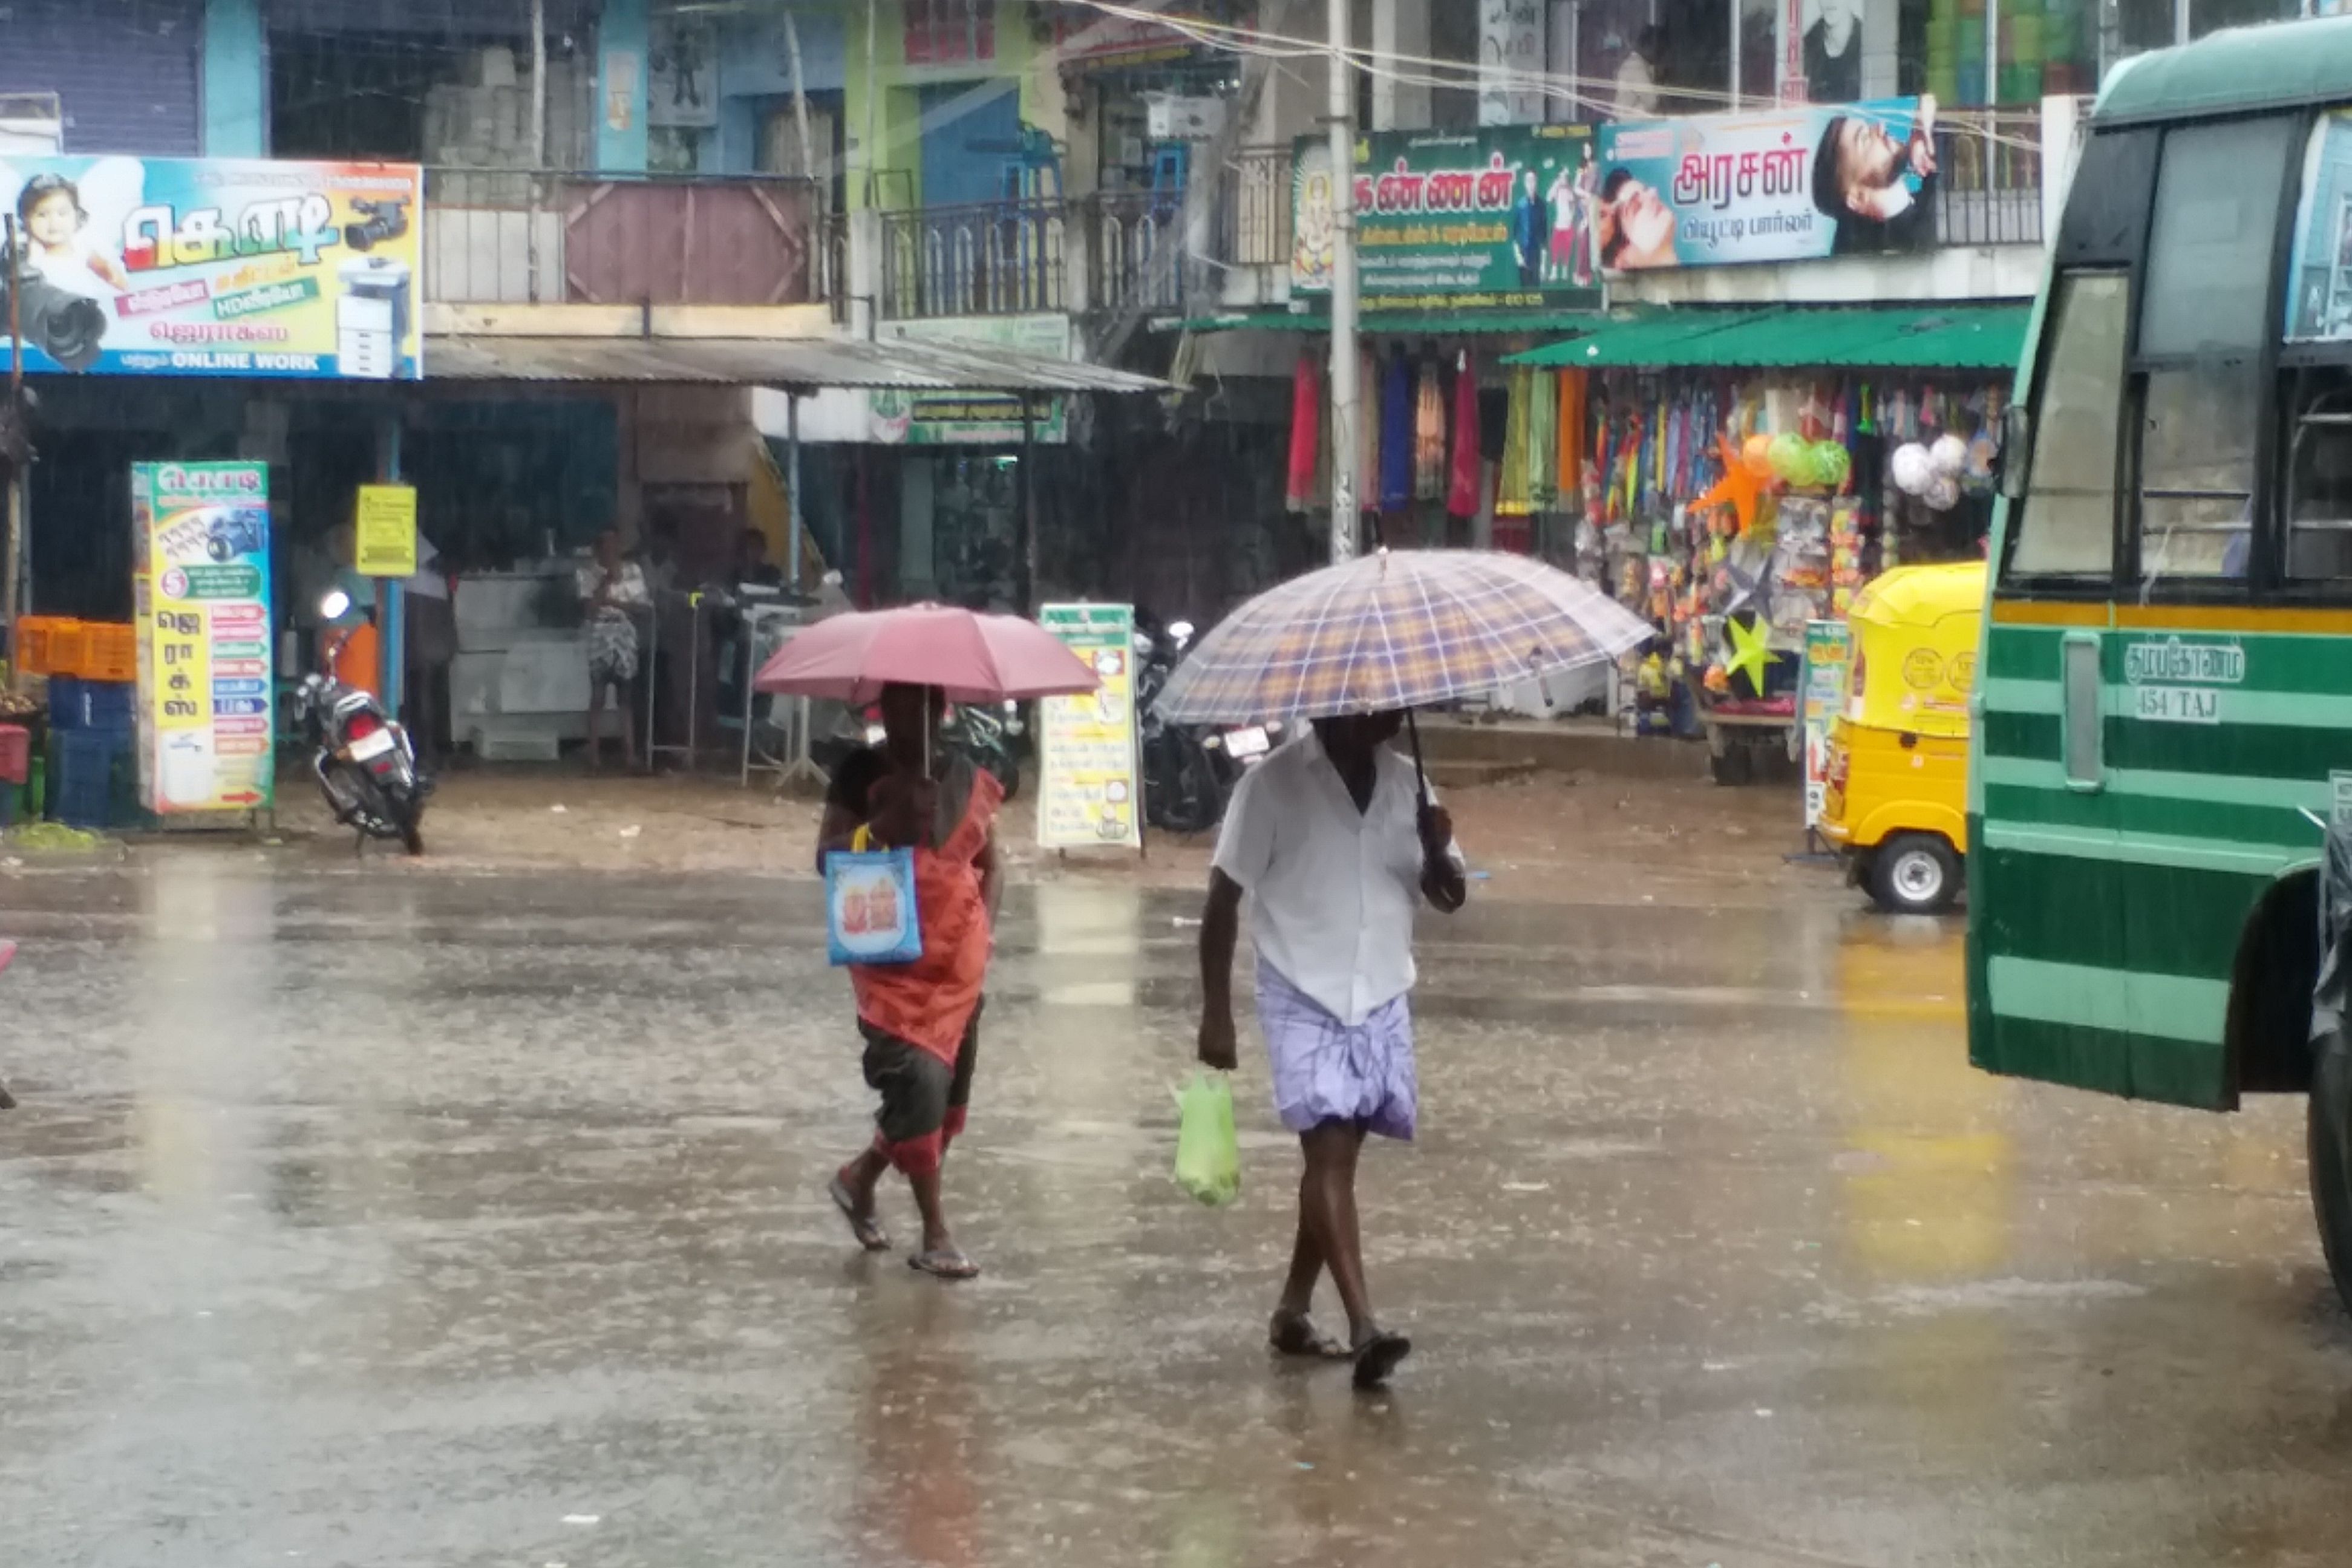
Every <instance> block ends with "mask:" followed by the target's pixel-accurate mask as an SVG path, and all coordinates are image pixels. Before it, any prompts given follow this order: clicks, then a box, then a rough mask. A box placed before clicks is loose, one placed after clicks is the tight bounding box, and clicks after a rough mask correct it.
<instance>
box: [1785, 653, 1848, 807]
mask: <svg viewBox="0 0 2352 1568" xmlns="http://www.w3.org/2000/svg"><path fill="white" fill-rule="evenodd" d="M1852 668H1853V627H1852V626H1847V625H1846V624H1845V623H1844V622H1843V621H1807V622H1806V623H1805V663H1804V669H1803V671H1802V673H1801V675H1800V677H1799V679H1798V687H1797V702H1798V708H1797V723H1798V726H1799V729H1800V731H1801V733H1802V734H1803V736H1804V742H1805V826H1806V828H1807V830H1808V831H1810V830H1811V829H1812V828H1813V827H1814V826H1818V825H1819V824H1820V822H1821V820H1822V795H1823V794H1824V792H1825V791H1826V790H1827V789H1828V787H1829V767H1830V721H1831V720H1832V719H1834V718H1836V717H1837V715H1838V708H1839V706H1840V705H1841V704H1842V703H1843V702H1844V700H1845V683H1846V676H1847V674H1848V673H1849V672H1850V671H1851V670H1852Z"/></svg>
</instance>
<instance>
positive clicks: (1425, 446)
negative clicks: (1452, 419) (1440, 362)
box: [1412, 363, 1445, 500]
mask: <svg viewBox="0 0 2352 1568" xmlns="http://www.w3.org/2000/svg"><path fill="white" fill-rule="evenodd" d="M1443 375H1444V372H1443V371H1441V370H1439V369H1438V367H1437V365H1436V364H1435V363H1425V364H1423V366H1422V367H1421V391H1420V393H1419V395H1417V397H1416V399H1415V401H1414V404H1413V415H1412V493H1413V495H1414V497H1415V498H1416V499H1418V500H1444V499H1445V393H1444V387H1443V383H1442V381H1441V379H1440V378H1441V377H1442V376H1443Z"/></svg>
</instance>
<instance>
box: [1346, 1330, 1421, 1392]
mask: <svg viewBox="0 0 2352 1568" xmlns="http://www.w3.org/2000/svg"><path fill="white" fill-rule="evenodd" d="M1411 1354H1412V1341H1411V1340H1409V1339H1407V1338H1405V1337H1404V1336H1403V1335H1402V1334H1391V1333H1385V1332H1383V1333H1377V1334H1374V1335H1373V1336H1372V1337H1371V1338H1370V1339H1368V1340H1366V1341H1365V1342H1363V1343H1362V1344H1360V1345H1358V1346H1357V1347H1356V1386H1357V1387H1358V1388H1360V1389H1365V1390H1368V1391H1369V1390H1370V1389H1375V1388H1379V1387H1381V1385H1382V1384H1385V1383H1387V1382H1388V1380H1389V1374H1390V1373H1392V1372H1394V1371H1396V1369H1397V1363H1399V1362H1402V1360H1404V1358H1405V1357H1407V1356H1409V1355H1411Z"/></svg>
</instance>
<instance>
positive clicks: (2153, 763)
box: [1968, 18, 2352, 1302]
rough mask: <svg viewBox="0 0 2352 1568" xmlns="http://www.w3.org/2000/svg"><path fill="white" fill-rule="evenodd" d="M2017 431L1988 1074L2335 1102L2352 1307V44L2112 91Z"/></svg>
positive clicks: (1997, 573)
mask: <svg viewBox="0 0 2352 1568" xmlns="http://www.w3.org/2000/svg"><path fill="white" fill-rule="evenodd" d="M2054 162H2055V159H2054V158H2053V163H2054ZM2006 428H2007V433H2008V439H2007V440H2006V441H2005V442H2004V448H2005V449H2004V452H2003V472H2002V479H2001V489H2002V495H2001V497H2000V500H1998V502H1997V503H1996V506H1995V509H1994V520H1995V521H1994V524H1993V531H1992V545H1991V551H1992V560H1993V563H1994V568H1995V569H1994V570H1993V572H1992V573H1991V574H1990V578H1991V586H1990V589H1989V604H1988V608H1987V613H1986V616H1985V631H1984V641H1983V644H1982V647H1981V648H1980V650H1979V656H1978V688H1977V692H1976V697H1975V701H1976V704H1977V713H1976V721H1975V723H1974V725H1973V726H1972V731H1973V733H1972V740H1971V742H1970V744H1971V754H1970V758H1969V861H1968V864H1969V884H1970V886H1969V905H1970V916H1969V972H1968V973H1969V1055H1970V1058H1971V1059H1972V1060H1973V1061H1974V1062H1975V1063H1976V1064H1977V1065H1978V1066H1979V1067H1980V1068H1986V1069H1988V1070H1990V1071H1992V1072H1996V1073H2003V1074H2009V1075H2012V1076H2015V1077H2020V1078H2028V1079H2041V1080H2043V1081H2046V1082H2052V1083H2062V1084H2070V1085H2074V1086H2076V1087H2079V1088H2084V1089H2096V1090H2100V1091H2104V1092H2106V1093H2110V1094H2116V1095H2123V1096H2127V1097H2131V1098H2135V1099H2142V1100H2160V1101H2165V1102H2168V1103H2170V1104H2175V1105H2184V1106H2194V1107H2200V1108H2203V1109H2206V1110H2234V1109H2236V1108H2237V1106H2238V1104H2239V1101H2240V1099H2241V1097H2242V1096H2244V1095H2247V1094H2255V1093H2307V1094H2308V1096H2309V1126H2310V1153H2311V1185H2312V1194H2313V1201H2314V1205H2315V1209H2316V1211H2317V1215H2318V1220H2319V1227H2320V1232H2321V1237H2322V1239H2323V1242H2324V1244H2325V1247H2326V1254H2327V1260H2328V1267H2329V1268H2330V1270H2331V1272H2332V1273H2333V1275H2334V1277H2335V1280H2336V1288H2337V1289H2338V1291H2339V1292H2340V1293H2342V1294H2343V1295H2344V1296H2345V1298H2346V1300H2347V1302H2352V1040H2347V1038H2346V1037H2345V1036H2344V1034H2343V1033H2342V1032H2341V1031H2340V1030H2339V1029H2337V1028H2336V1027H2335V1026H2332V1025H2330V1026H2327V1027H2326V1028H2324V1029H2322V1030H2321V1031H2319V1037H2318V1038H2315V1037H2314V1033H2315V1031H2314V1007H2313V988H2314V984H2315V979H2316V977H2317V976H2318V974H2319V972H2320V968H2321V963H2322V957H2323V955H2322V951H2321V949H2322V937H2321V935H2320V930H2319V924H2320V922H2319V913H2318V904H2319V880H2320V879H2319V868H2320V864H2321V861H2322V858H2323V856H2324V854H2325V850H2326V837H2327V835H2326V825H2327V824H2328V823H2329V822H2330V821H2336V822H2339V823H2343V824H2346V825H2347V826H2352V18H2347V19H2340V20H2324V21H2307V22H2291V23H2282V24H2278V25H2275V26H2265V27H2257V28H2251V29H2247V30H2243V31H2238V32H2228V33H2220V34H2216V35H2214V36H2212V37H2208V38H2205V39H2203V40H2201V41H2200V42H2198V43H2194V44H2190V45H2189V46H2187V47H2183V48H2178V49H2168V50H2164V51H2161V52H2159V53H2156V54H2150V55H2144V56H2141V57H2139V58H2136V59H2132V60H2130V61H2127V62H2126V63H2125V64H2124V65H2122V66H2121V67H2119V68H2117V69H2116V71H2115V72H2114V73H2113V74H2112V75H2111V76H2110V77H2109V79H2108V80H2107V82H2106V84H2105V88H2104V89H2102V91H2101V93H2100V96H2099V99H2098V101H2097V103H2096V105H2095V108H2094V110H2093V111H2092V113H2091V116H2090V119H2089V121H2088V122H2087V125H2086V132H2085V135H2084V140H2083V142H2082V146H2081V151H2080V156H2079V159H2078V160H2077V163H2076V166H2075V173H2074V181H2073V184H2072V185H2071V186H2070V188H2069V191H2068V195H2067V199H2066V203H2065V209H2064V214H2063V219H2062V221H2061V223H2060V225H2059V228H2058V231H2057V233H2056V234H2055V235H2054V236H2053V237H2052V242H2051V247H2050V258H2049V271H2048V277H2047V279H2046V281H2045V283H2044V285H2043V288H2042V296H2041V299H2040V300H2039V301H2038V302H2037V304H2036V307H2035V311H2034V321H2033V327H2032V332H2031V334H2030V336H2029V338H2028V346H2027V349H2026V353H2025V360H2024V363H2023V364H2022V366H2021V369H2020V371H2019V374H2018V382H2017V405H2016V406H2015V407H2013V408H2012V409H2011V410H2010V411H2009V419H2008V423H2007V427H2006ZM2345 957H2346V958H2347V959H2352V953H2347V954H2346V955H2345Z"/></svg>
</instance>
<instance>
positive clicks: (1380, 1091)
mask: <svg viewBox="0 0 2352 1568" xmlns="http://www.w3.org/2000/svg"><path fill="white" fill-rule="evenodd" d="M1257 1021H1258V1026H1259V1027H1261V1028H1263V1029H1264V1030H1265V1050H1266V1056H1267V1058H1269V1059H1270V1060H1271V1061H1272V1063H1273V1065H1274V1108H1275V1110H1276V1111H1278V1112H1279V1113H1280V1114H1281V1117H1282V1124H1283V1125H1284V1126H1285V1127H1287V1128H1288V1129H1290V1131H1293V1132H1305V1131H1308V1130H1309V1129H1312V1128H1315V1127H1319V1126H1321V1125H1322V1124H1323V1123H1324V1122H1326V1121H1360V1122H1362V1123H1363V1124H1364V1126H1365V1127H1366V1128H1367V1129H1368V1130H1369V1131H1373V1132H1377V1133H1379V1134H1381V1136H1382V1137H1384V1138H1402V1139H1406V1140H1410V1139H1411V1138H1412V1125H1413V1115H1414V1111H1415V1108H1416V1105H1417V1103H1418V1099H1419V1089H1418V1084H1417V1082H1416V1079H1415V1078H1414V1074H1413V1065H1412V1009H1411V1008H1410V1007H1408V1006H1407V1005H1405V999H1404V998H1403V997H1402V996H1397V997H1394V998H1391V1000H1389V1001H1387V1002H1384V1003H1382V1004H1381V1005H1379V1006H1378V1007H1375V1008H1373V1009H1372V1011H1371V1014H1370V1016H1368V1017H1367V1018H1365V1020H1364V1021H1363V1022H1362V1023H1360V1024H1358V1025H1355V1026H1353V1027H1350V1026H1348V1025H1346V1024H1343V1023H1341V1022H1340V1021H1339V1019H1338V1018H1336V1017H1334V1016H1331V1015H1330V1014H1329V1013H1328V1012H1326V1011H1324V1009H1323V1005H1322V1004H1320V1003H1318V1002H1317V1001H1316V1000H1315V999H1314V998H1313V997H1311V996H1309V995H1307V993H1305V992H1304V991H1301V990H1300V989H1298V987H1297V986H1296V985H1293V984H1291V983H1290V982H1289V981H1288V980H1286V979H1285V978H1284V977H1283V976H1282V974H1281V973H1279V972H1277V971H1276V969H1275V967H1274V966H1273V965H1272V964H1270V963H1266V962H1265V960H1264V959H1260V960H1259V961H1258V966H1257Z"/></svg>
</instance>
